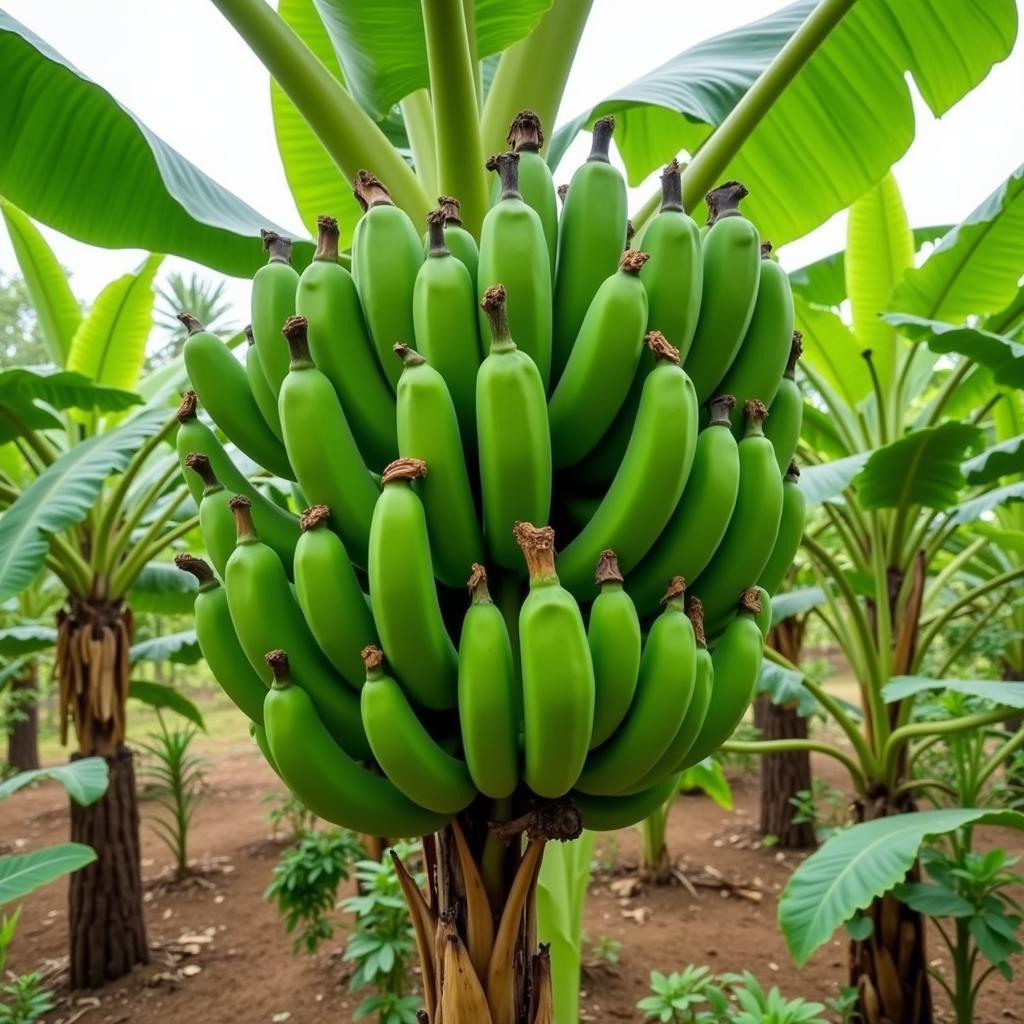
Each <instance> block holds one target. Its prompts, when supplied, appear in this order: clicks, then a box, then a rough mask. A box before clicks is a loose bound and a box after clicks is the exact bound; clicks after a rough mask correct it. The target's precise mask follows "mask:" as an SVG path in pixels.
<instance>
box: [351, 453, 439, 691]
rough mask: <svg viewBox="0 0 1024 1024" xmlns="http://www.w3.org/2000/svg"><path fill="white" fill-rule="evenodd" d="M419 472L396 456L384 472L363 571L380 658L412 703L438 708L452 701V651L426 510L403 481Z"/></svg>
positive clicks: (413, 462) (415, 463)
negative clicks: (436, 582) (436, 581)
mask: <svg viewBox="0 0 1024 1024" xmlns="http://www.w3.org/2000/svg"><path fill="white" fill-rule="evenodd" d="M426 472H427V465H426V463H424V462H423V461H422V460H420V459H398V460H396V461H395V462H392V463H391V465H390V466H388V467H387V469H385V470H384V476H383V477H382V479H381V484H382V487H383V490H382V491H381V495H380V498H379V499H378V501H377V507H376V509H375V510H374V513H373V525H372V526H371V528H370V547H369V564H368V566H367V574H368V576H369V578H370V606H371V607H372V608H373V619H374V622H376V624H377V633H378V635H379V636H380V639H381V642H382V643H383V646H384V650H385V651H386V652H387V656H388V661H389V662H390V663H391V665H392V666H393V668H394V669H395V672H396V673H397V674H398V678H399V680H400V681H401V683H402V685H403V686H404V687H405V689H406V690H407V692H408V693H409V695H410V696H411V697H412V698H413V699H414V700H415V701H416V703H417V704H419V705H421V706H422V707H425V708H430V709H431V710H434V711H446V710H448V709H449V708H453V707H455V705H456V703H457V702H458V656H457V654H456V652H455V646H454V645H453V644H452V641H451V638H450V637H449V636H448V632H447V630H446V629H445V625H444V619H443V618H442V617H441V608H440V605H439V604H438V600H437V588H436V587H435V586H434V569H433V565H432V563H431V558H430V541H429V540H428V538H427V520H426V515H425V514H424V511H423V505H422V504H421V502H420V499H419V498H418V497H417V496H416V494H415V492H414V491H413V489H412V486H411V485H412V481H413V480H415V479H417V478H419V477H422V476H423V475H424V474H425V473H426Z"/></svg>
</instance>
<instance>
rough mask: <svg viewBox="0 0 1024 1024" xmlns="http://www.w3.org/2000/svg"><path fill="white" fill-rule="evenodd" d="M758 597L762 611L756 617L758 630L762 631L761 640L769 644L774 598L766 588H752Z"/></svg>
mask: <svg viewBox="0 0 1024 1024" xmlns="http://www.w3.org/2000/svg"><path fill="white" fill-rule="evenodd" d="M751 590H753V591H754V593H755V594H756V595H757V603H758V605H759V606H760V608H761V610H760V611H759V612H758V613H757V614H756V615H755V616H754V621H755V622H756V623H757V628H758V629H759V630H760V631H761V639H762V640H764V642H765V643H767V642H768V634H769V633H770V632H771V628H772V598H771V594H769V593H768V591H767V590H765V589H764V587H751Z"/></svg>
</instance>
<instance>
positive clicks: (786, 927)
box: [778, 808, 1024, 967]
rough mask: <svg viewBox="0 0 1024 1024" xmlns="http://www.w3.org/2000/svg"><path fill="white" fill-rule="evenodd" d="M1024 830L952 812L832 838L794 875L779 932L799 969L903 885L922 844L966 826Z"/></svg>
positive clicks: (994, 817)
mask: <svg viewBox="0 0 1024 1024" xmlns="http://www.w3.org/2000/svg"><path fill="white" fill-rule="evenodd" d="M968 825H970V826H978V825H996V826H1000V827H1003V828H1015V829H1020V830H1024V814H1020V813H1019V812H1017V811H984V810H978V809H974V808H948V809H944V810H938V811H921V812H919V813H916V814H898V815H895V816H893V817H890V818H879V819H877V820H875V821H867V822H864V823H863V824H860V825H854V826H853V828H848V829H845V830H844V831H842V832H839V833H838V834H837V835H835V836H833V837H832V838H831V839H830V840H829V841H828V842H827V843H826V844H825V845H824V846H823V847H822V848H821V849H820V850H818V851H817V852H815V853H813V854H811V856H810V857H808V858H807V860H805V861H804V862H803V863H802V864H801V865H800V866H799V867H798V868H797V869H796V871H795V872H794V873H793V875H792V877H791V878H790V880H789V882H788V883H787V884H786V888H785V889H784V890H783V891H782V897H781V899H780V900H779V912H778V913H779V926H780V927H781V929H782V934H783V936H784V937H785V939H786V945H787V946H788V947H789V952H790V954H791V955H792V957H793V959H794V960H795V961H796V962H797V964H798V965H799V966H800V967H803V965H804V964H806V963H807V961H808V960H809V959H810V958H811V955H812V954H813V953H814V951H815V950H817V949H819V948H820V947H821V946H823V945H824V944H825V943H826V942H828V940H829V939H830V938H831V937H832V934H833V932H835V930H836V929H837V928H839V927H840V925H842V924H844V923H845V922H847V921H849V920H850V919H851V918H852V917H853V916H854V915H855V914H856V913H857V911H858V910H863V909H864V908H866V907H867V906H868V905H869V904H870V903H871V901H872V900H874V899H875V898H877V897H878V896H881V895H882V894H883V893H886V892H889V891H890V890H891V889H892V888H893V887H894V886H896V885H898V884H899V883H900V882H902V881H903V879H904V877H905V876H906V873H907V872H908V871H909V870H910V868H911V867H912V866H913V864H914V861H915V860H917V856H918V851H919V850H920V848H921V845H922V843H924V841H925V840H926V839H928V838H929V837H930V836H938V835H944V834H946V833H947V832H953V831H955V830H956V829H959V828H963V827H965V826H968Z"/></svg>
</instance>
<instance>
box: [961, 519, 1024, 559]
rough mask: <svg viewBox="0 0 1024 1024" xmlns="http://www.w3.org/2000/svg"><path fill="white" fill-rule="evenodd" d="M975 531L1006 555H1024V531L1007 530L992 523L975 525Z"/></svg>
mask: <svg viewBox="0 0 1024 1024" xmlns="http://www.w3.org/2000/svg"><path fill="white" fill-rule="evenodd" d="M973 531H974V533H976V534H977V535H978V536H979V537H987V538H988V539H989V540H990V541H992V542H993V543H994V544H995V545H996V547H997V548H998V549H999V550H1000V551H1002V552H1004V553H1009V552H1013V553H1014V554H1016V555H1024V530H1005V529H1003V528H1002V527H999V526H993V525H992V524H991V523H975V524H974V527H973Z"/></svg>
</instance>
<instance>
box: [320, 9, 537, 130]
mask: <svg viewBox="0 0 1024 1024" xmlns="http://www.w3.org/2000/svg"><path fill="white" fill-rule="evenodd" d="M313 3H314V6H315V7H316V9H317V11H318V12H319V14H320V17H321V18H322V19H323V23H324V27H325V28H326V29H327V34H328V36H329V37H330V39H331V42H332V43H333V45H334V50H335V53H336V54H337V57H338V61H339V63H340V65H341V68H342V71H343V72H344V75H345V79H346V81H347V83H348V87H349V89H350V91H351V92H352V95H353V96H354V97H355V98H356V100H357V101H358V102H359V104H360V106H362V108H363V109H364V110H365V111H366V112H367V113H368V114H369V115H370V116H371V117H372V118H373V119H374V120H376V121H380V120H381V119H382V118H384V117H386V116H387V115H388V113H390V111H391V108H392V107H393V106H394V105H395V104H396V103H397V102H398V101H399V100H401V99H404V98H405V97H406V96H408V95H409V94H410V93H412V92H415V91H416V90H417V89H422V88H425V87H426V86H427V85H428V84H429V78H428V73H427V49H426V40H425V37H424V33H423V15H422V13H421V6H420V0H374V2H373V3H365V2H361V0H313ZM550 6H551V0H516V2H515V3H509V2H508V0H476V2H475V3H474V4H473V8H474V21H475V25H476V50H477V53H476V55H477V58H479V59H482V58H484V57H489V56H490V55H491V54H494V53H498V52H499V51H501V50H504V49H506V48H507V47H509V46H511V45H512V44H513V43H514V42H517V41H518V40H520V39H522V38H523V36H525V35H527V34H529V32H530V31H531V30H532V29H533V27H534V25H536V24H537V22H538V21H539V20H540V18H541V15H542V14H544V12H545V11H546V10H547V9H548V8H549V7H550Z"/></svg>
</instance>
